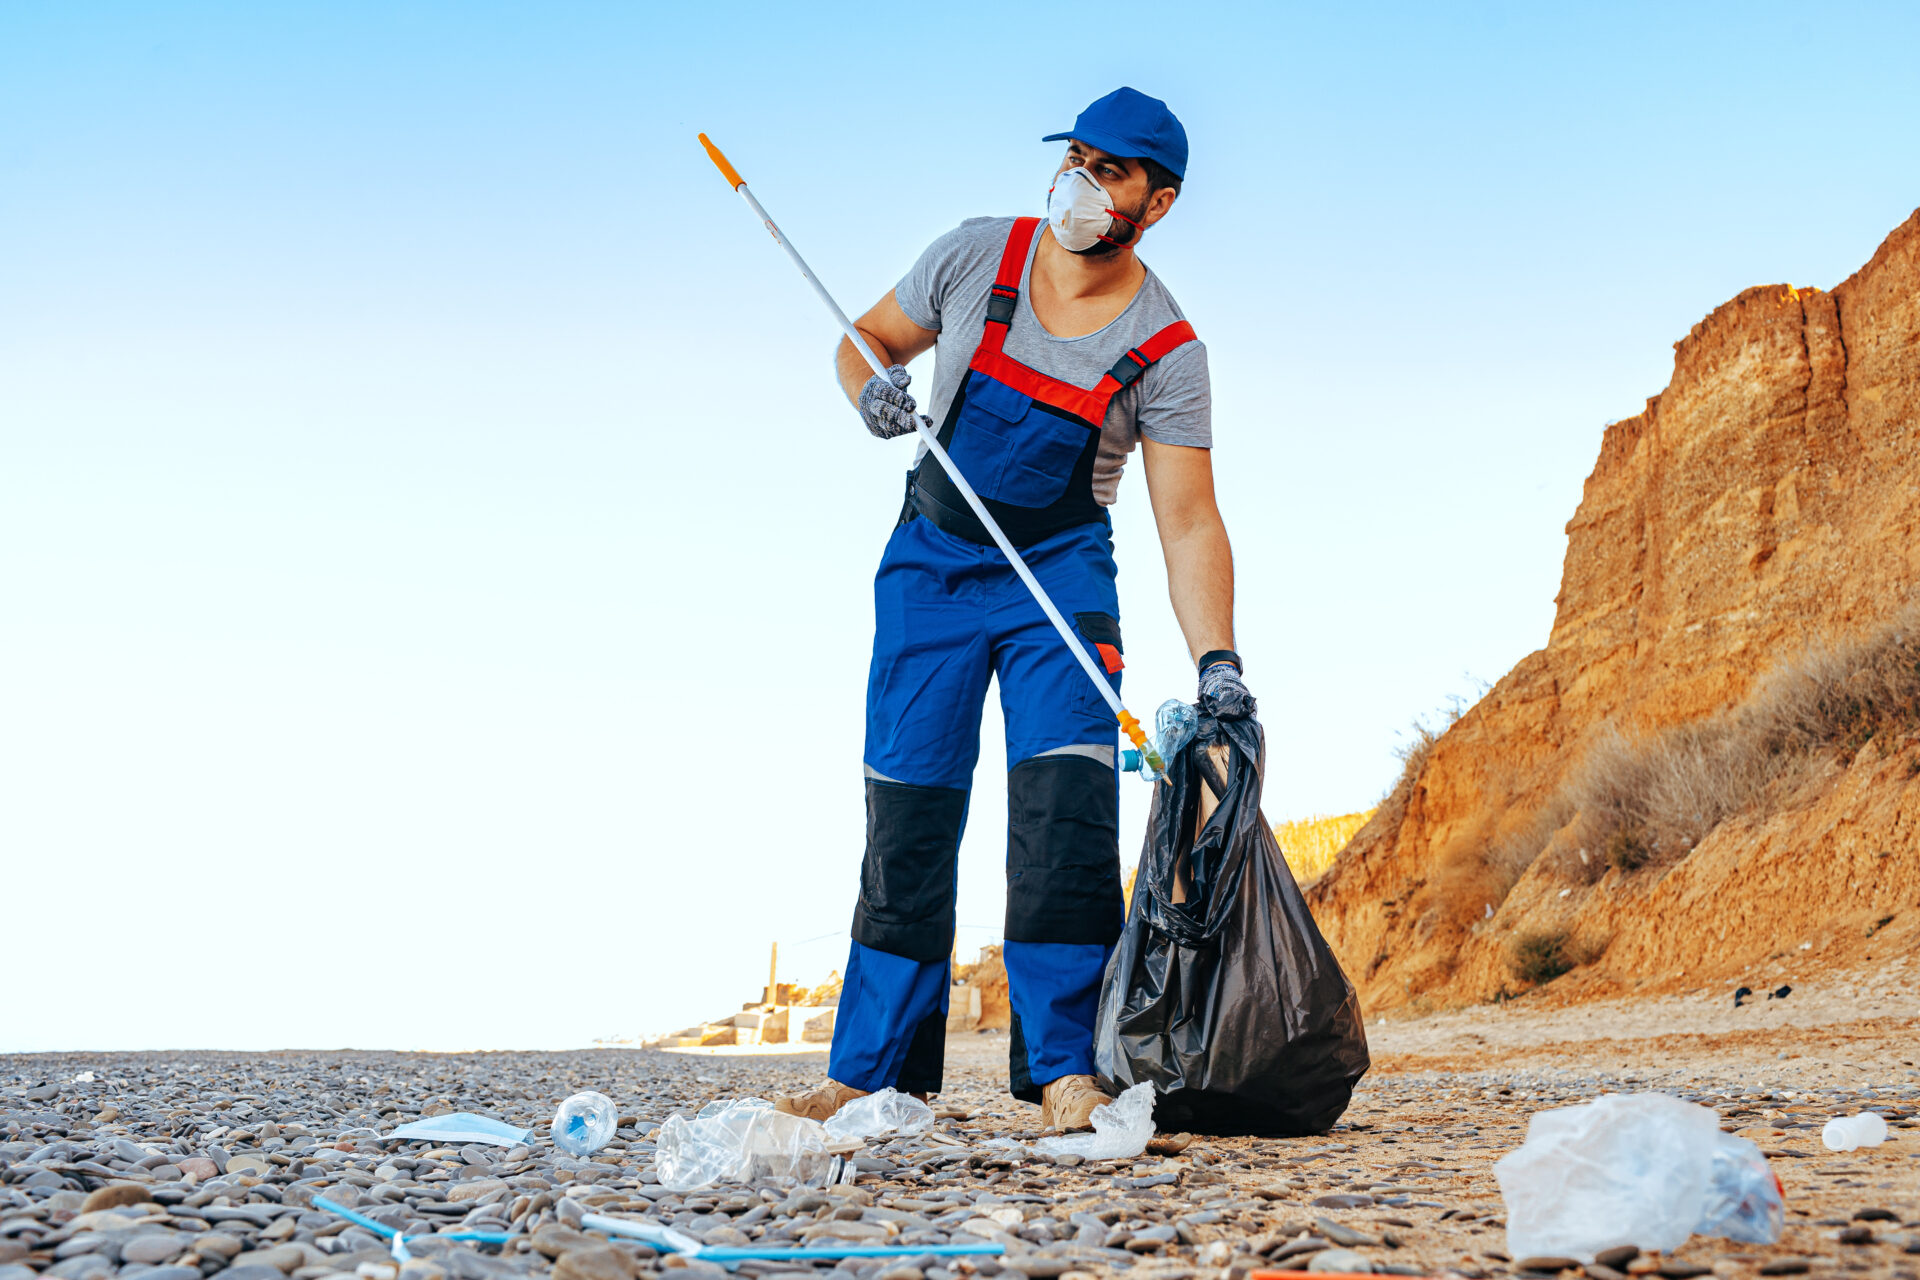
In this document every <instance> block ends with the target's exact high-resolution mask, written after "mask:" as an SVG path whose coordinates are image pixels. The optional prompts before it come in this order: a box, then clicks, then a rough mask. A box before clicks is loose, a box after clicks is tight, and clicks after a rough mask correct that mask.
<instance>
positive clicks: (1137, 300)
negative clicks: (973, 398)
mask: <svg viewBox="0 0 1920 1280" xmlns="http://www.w3.org/2000/svg"><path fill="white" fill-rule="evenodd" d="M1013 221H1014V220H1013V219H1012V218H968V219H967V220H966V221H965V222H963V223H961V224H960V225H959V226H958V227H955V228H954V229H953V230H952V231H949V232H947V234H945V235H943V236H941V237H940V238H939V239H938V240H935V241H934V242H933V244H932V245H930V246H928V248H927V251H926V252H925V253H923V254H921V255H920V260H919V261H918V262H916V263H914V264H913V269H912V270H910V271H908V272H907V274H906V276H905V277H904V278H903V279H902V280H901V281H900V283H899V285H897V286H896V287H895V289H894V297H895V299H896V300H897V301H898V302H899V303H900V309H901V310H902V311H904V312H906V315H907V319H909V320H911V321H913V322H914V323H915V324H917V325H919V326H920V327H921V328H922V329H933V330H935V331H937V332H938V333H939V334H940V340H939V341H938V342H937V343H936V344H935V346H934V365H933V398H932V400H931V401H930V402H929V401H928V400H926V399H925V398H922V399H921V409H922V410H923V411H924V412H926V413H929V414H931V415H932V416H933V425H934V427H935V428H936V429H938V428H939V427H940V426H942V425H943V424H944V423H945V422H946V420H947V409H948V407H949V406H951V405H952V403H953V397H954V393H955V392H957V391H958V390H959V389H960V384H961V383H962V382H964V381H965V380H966V376H967V365H968V364H969V363H970V362H971V361H972V360H973V353H974V351H975V350H977V349H978V348H979V346H980V335H981V333H982V331H983V330H984V328H985V325H986V318H987V293H988V290H989V289H990V288H991V287H992V285H993V277H994V273H995V272H996V271H998V270H999V267H1000V254H1001V253H1002V251H1004V250H1005V249H1006V247H1007V233H1008V232H1009V231H1011V230H1012V228H1013ZM1044 234H1046V227H1045V225H1044V224H1042V226H1041V228H1040V230H1039V231H1037V232H1035V233H1034V237H1033V247H1032V248H1029V249H1028V250H1027V263H1026V266H1024V267H1022V268H1021V270H1020V305H1019V306H1018V307H1016V308H1015V309H1014V313H1013V323H1012V324H1011V325H1010V326H1008V330H1007V338H1006V344H1005V347H1004V349H1005V351H1006V353H1007V354H1008V355H1009V356H1012V357H1013V358H1014V359H1015V360H1018V361H1019V362H1020V363H1021V364H1024V365H1026V366H1028V367H1029V368H1032V369H1036V370H1038V371H1039V372H1041V373H1044V374H1046V375H1047V376H1048V377H1050V378H1058V379H1059V380H1060V381H1062V382H1070V383H1072V384H1073V385H1074V386H1077V387H1088V388H1091V387H1094V386H1096V385H1098V384H1099V382H1100V379H1101V376H1102V375H1104V374H1105V373H1106V372H1107V370H1109V369H1111V368H1112V367H1113V364H1114V361H1116V360H1118V359H1119V358H1120V357H1121V356H1122V355H1124V354H1125V353H1126V352H1127V351H1128V350H1129V349H1130V348H1133V347H1137V346H1139V345H1140V344H1141V343H1143V342H1145V341H1146V340H1147V339H1148V338H1151V337H1152V336H1153V335H1154V334H1156V333H1158V332H1160V330H1162V329H1164V328H1166V327H1167V326H1168V325H1170V324H1172V323H1174V322H1175V321H1176V320H1184V319H1186V317H1185V316H1183V315H1181V314H1180V308H1179V307H1178V306H1177V305H1176V304H1175V303H1174V301H1173V295H1172V294H1170V293H1168V292H1167V287H1166V286H1165V285H1164V284H1161V283H1160V277H1159V276H1157V275H1155V274H1153V271H1152V269H1151V268H1149V269H1148V270H1147V278H1146V279H1145V280H1143V281H1141V282H1140V291H1139V292H1138V293H1136V294H1134V296H1133V301H1132V302H1129V303H1128V304H1127V309H1126V310H1125V311H1122V312H1121V313H1120V314H1119V315H1118V316H1116V317H1115V318H1114V319H1113V320H1112V321H1111V322H1110V323H1108V324H1107V325H1106V326H1105V327H1104V328H1101V329H1096V330H1095V331H1094V332H1092V333H1089V334H1083V335H1082V336H1080V337H1078V338H1056V337H1054V336H1053V335H1052V334H1050V333H1048V332H1047V331H1046V330H1045V329H1043V328H1041V327H1040V321H1039V320H1038V319H1036V318H1035V317H1034V314H1033V305H1032V303H1031V302H1030V301H1029V300H1028V277H1029V276H1031V275H1032V273H1033V255H1034V253H1035V252H1037V251H1038V248H1039V244H1040V237H1041V236H1042V235H1044ZM1142 435H1145V436H1146V437H1147V438H1148V439H1150V440H1154V441H1157V442H1159V443H1161V444H1180V445H1192V446H1195V447H1197V448H1201V449H1206V448H1211V447H1212V446H1213V392H1212V389H1211V384H1210V383H1209V381H1208V378H1207V349H1206V347H1205V346H1203V345H1202V344H1201V343H1199V342H1189V343H1185V344H1183V345H1181V346H1179V347H1176V348H1174V350H1173V351H1171V352H1169V353H1168V354H1167V355H1166V356H1164V357H1162V358H1161V359H1159V360H1157V361H1155V362H1154V363H1153V364H1152V365H1151V366H1149V367H1148V369H1147V371H1146V372H1145V373H1144V374H1142V375H1141V376H1140V378H1139V380H1138V381H1136V382H1135V383H1134V384H1133V385H1132V386H1130V387H1128V388H1127V389H1126V390H1124V391H1122V392H1120V393H1119V394H1118V395H1116V396H1114V398H1113V399H1112V400H1111V401H1110V402H1108V404H1107V419H1106V421H1105V422H1103V423H1101V430H1100V454H1099V457H1098V458H1097V460H1096V461H1095V462H1094V467H1093V496H1094V497H1095V498H1096V499H1097V500H1098V501H1099V502H1101V503H1102V504H1103V505H1106V506H1112V505H1113V500H1114V498H1115V497H1117V496H1118V494H1119V489H1120V469H1121V468H1122V467H1123V466H1125V465H1126V462H1127V455H1128V454H1129V453H1132V452H1133V446H1134V444H1135V443H1136V442H1137V441H1138V440H1139V439H1140V437H1141V436H1142ZM923 449H924V446H923Z"/></svg>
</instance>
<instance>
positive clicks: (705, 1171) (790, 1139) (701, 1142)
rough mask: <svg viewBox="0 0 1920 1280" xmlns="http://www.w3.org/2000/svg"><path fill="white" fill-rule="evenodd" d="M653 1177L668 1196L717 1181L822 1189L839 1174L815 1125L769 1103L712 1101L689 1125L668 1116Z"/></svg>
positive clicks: (835, 1158) (823, 1131)
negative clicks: (779, 1184) (793, 1185)
mask: <svg viewBox="0 0 1920 1280" xmlns="http://www.w3.org/2000/svg"><path fill="white" fill-rule="evenodd" d="M653 1168H654V1173H655V1175H656V1176H658V1177H659V1179H660V1185H661V1186H663V1187H665V1188H666V1189H667V1190H669V1191H675V1192H687V1191H692V1190H694V1189H695V1188H696V1187H704V1186H707V1185H708V1184H710V1183H714V1182H721V1181H727V1182H747V1183H752V1184H753V1185H755V1186H759V1185H762V1184H764V1183H769V1182H778V1183H786V1182H795V1183H798V1184H800V1185H801V1186H808V1187H824V1186H826V1185H827V1184H828V1183H830V1182H832V1181H834V1180H835V1179H836V1178H838V1177H839V1176H840V1175H841V1172H842V1162H841V1160H840V1158H839V1157H838V1156H835V1155H833V1154H832V1153H831V1152H829V1151H828V1150H827V1131H826V1129H825V1128H823V1127H822V1126H821V1124H820V1122H819V1121H817V1120H807V1119H804V1118H802V1117H800V1116H791V1115H787V1114H785V1113H784V1112H779V1111H775V1110H774V1109H773V1104H772V1103H771V1102H768V1101H767V1100H766V1099H765V1098H738V1099H731V1100H728V1101H725V1102H710V1103H708V1104H707V1105H706V1106H704V1107H702V1108H701V1109H700V1113H699V1114H698V1115H696V1116H695V1117H694V1118H693V1119H691V1120H688V1119H685V1118H684V1117H681V1116H677V1115H676V1116H668V1117H667V1122H666V1123H665V1124H663V1125H661V1126H660V1137H659V1145H658V1147H657V1148H656V1149H655V1151H654V1155H653Z"/></svg>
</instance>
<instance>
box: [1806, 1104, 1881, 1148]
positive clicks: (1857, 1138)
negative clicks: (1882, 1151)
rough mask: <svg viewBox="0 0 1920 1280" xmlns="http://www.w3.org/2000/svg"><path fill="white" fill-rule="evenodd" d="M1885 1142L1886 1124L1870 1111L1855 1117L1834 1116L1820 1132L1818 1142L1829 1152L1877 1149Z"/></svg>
mask: <svg viewBox="0 0 1920 1280" xmlns="http://www.w3.org/2000/svg"><path fill="white" fill-rule="evenodd" d="M1886 1140H1887V1122H1886V1121H1885V1120H1883V1119H1881V1117H1880V1116H1879V1115H1878V1114H1876V1113H1875V1112H1872V1111H1862V1112H1861V1113H1860V1114H1859V1115H1857V1116H1835V1117H1834V1118H1833V1119H1831V1120H1829V1121H1827V1127H1826V1128H1824V1129H1822V1130H1821V1131H1820V1141H1822V1142H1824V1143H1826V1145H1827V1150H1829V1151H1852V1150H1853V1149H1854V1148H1855V1147H1877V1146H1879V1145H1880V1144H1881V1143H1883V1142H1885V1141H1886Z"/></svg>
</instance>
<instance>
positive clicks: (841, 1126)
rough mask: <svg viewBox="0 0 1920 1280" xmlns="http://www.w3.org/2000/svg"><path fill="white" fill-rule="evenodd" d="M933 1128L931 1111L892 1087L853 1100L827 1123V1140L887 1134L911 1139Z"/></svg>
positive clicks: (920, 1102) (907, 1094) (931, 1109)
mask: <svg viewBox="0 0 1920 1280" xmlns="http://www.w3.org/2000/svg"><path fill="white" fill-rule="evenodd" d="M932 1127H933V1108H932V1107H930V1106H928V1105H927V1104H926V1103H924V1102H922V1101H920V1099H918V1098H916V1097H914V1096H913V1095H912V1094H910V1093H901V1092H900V1091H899V1090H897V1089H893V1088H891V1087H889V1088H886V1089H882V1090H880V1091H879V1092H878V1093H869V1094H867V1095H866V1096H865V1097H861V1098H855V1099H854V1100H853V1101H851V1102H849V1103H847V1104H846V1105H845V1106H843V1107H841V1108H840V1109H839V1110H838V1111H836V1112H834V1113H833V1115H832V1116H831V1117H829V1118H828V1120H827V1123H826V1130H827V1136H828V1137H830V1138H835V1139H845V1138H872V1137H875V1136H877V1135H879V1134H882V1133H887V1132H889V1131H897V1132H898V1133H899V1134H900V1136H901V1137H903V1138H911V1137H913V1136H914V1135H915V1134H920V1133H925V1132H926V1131H927V1130H928V1129H931V1128H932Z"/></svg>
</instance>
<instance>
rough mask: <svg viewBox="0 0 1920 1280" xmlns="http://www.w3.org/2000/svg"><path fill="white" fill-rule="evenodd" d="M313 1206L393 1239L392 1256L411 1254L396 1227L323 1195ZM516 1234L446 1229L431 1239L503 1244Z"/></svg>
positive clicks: (405, 1256) (378, 1234)
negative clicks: (377, 1220)
mask: <svg viewBox="0 0 1920 1280" xmlns="http://www.w3.org/2000/svg"><path fill="white" fill-rule="evenodd" d="M313 1207H314V1208H316V1209H324V1210H326V1211H327V1212H328V1213H331V1214H335V1215H337V1216H339V1217H342V1218H345V1219H346V1220H347V1221H348V1222H351V1223H352V1224H353V1225H354V1226H356V1227H365V1228H366V1229H367V1230H369V1231H371V1232H373V1233H374V1234H375V1235H377V1236H382V1237H384V1238H386V1239H388V1240H391V1241H393V1256H394V1257H396V1258H399V1259H401V1260H402V1261H405V1260H406V1259H407V1258H408V1257H410V1256H411V1255H410V1254H409V1253H408V1252H407V1243H406V1238H405V1237H404V1236H402V1235H401V1234H400V1232H399V1231H398V1230H397V1229H395V1228H393V1227H390V1226H388V1225H387V1224H386V1223H384V1222H375V1221H374V1220H373V1219H372V1218H369V1217H367V1216H366V1215H365V1214H363V1213H355V1212H354V1211H353V1210H351V1209H349V1208H347V1207H346V1206H345V1205H339V1204H335V1203H334V1202H333V1201H331V1200H329V1199H327V1198H326V1197H325V1196H315V1197H314V1198H313ZM518 1234H519V1233H518V1232H516V1231H448V1232H444V1233H439V1232H436V1233H435V1234H434V1236H433V1239H435V1240H473V1241H477V1242H478V1243H480V1244H505V1243H506V1242H507V1241H509V1240H511V1239H513V1238H514V1237H515V1236H516V1235H518ZM414 1238H415V1239H416V1240H417V1239H419V1238H420V1237H418V1236H415V1237H414Z"/></svg>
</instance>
